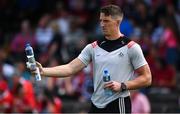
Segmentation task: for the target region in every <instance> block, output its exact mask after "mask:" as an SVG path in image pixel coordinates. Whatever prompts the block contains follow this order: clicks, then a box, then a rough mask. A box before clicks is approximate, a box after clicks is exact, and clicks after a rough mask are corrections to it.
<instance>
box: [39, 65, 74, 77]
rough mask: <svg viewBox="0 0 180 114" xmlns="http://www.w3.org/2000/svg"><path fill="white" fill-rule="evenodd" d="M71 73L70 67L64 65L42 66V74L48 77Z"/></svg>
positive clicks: (63, 75)
mask: <svg viewBox="0 0 180 114" xmlns="http://www.w3.org/2000/svg"><path fill="white" fill-rule="evenodd" d="M72 74H73V71H72V69H71V68H70V67H69V66H68V64H66V65H61V66H56V67H50V68H43V74H42V75H43V76H48V77H58V78H60V77H62V78H63V77H68V76H70V75H72Z"/></svg>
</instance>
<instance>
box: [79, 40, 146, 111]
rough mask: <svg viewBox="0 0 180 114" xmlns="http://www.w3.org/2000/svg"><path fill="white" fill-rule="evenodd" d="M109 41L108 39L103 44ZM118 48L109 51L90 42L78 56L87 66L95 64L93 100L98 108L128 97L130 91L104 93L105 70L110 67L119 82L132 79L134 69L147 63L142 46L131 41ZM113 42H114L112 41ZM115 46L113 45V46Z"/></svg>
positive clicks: (115, 79)
mask: <svg viewBox="0 0 180 114" xmlns="http://www.w3.org/2000/svg"><path fill="white" fill-rule="evenodd" d="M106 42H108V41H107V40H105V41H103V42H101V44H103V43H106ZM120 42H121V43H122V44H123V45H121V46H119V47H118V48H115V49H113V50H110V51H107V50H105V49H103V48H101V47H100V46H99V45H101V44H98V43H97V42H94V43H92V44H88V45H87V46H86V47H85V48H84V49H83V50H82V52H81V53H80V55H79V56H78V58H79V59H80V60H81V61H82V62H83V63H84V64H85V65H86V66H87V65H88V64H89V63H90V62H92V64H93V83H94V93H93V94H92V97H91V100H92V102H93V104H94V105H95V106H96V107H98V108H104V107H105V106H106V105H107V104H108V103H110V102H111V101H113V100H115V99H117V98H119V97H127V96H129V95H130V92H129V91H128V90H127V91H124V92H116V93H113V95H112V96H106V95H105V94H104V88H103V87H104V82H103V70H104V69H108V71H109V73H110V76H111V80H114V81H117V82H119V83H121V82H126V81H128V80H131V79H132V78H133V77H134V76H135V75H134V70H135V69H138V68H139V67H141V66H143V65H145V64H147V62H146V60H145V58H144V55H143V53H142V50H141V48H140V46H139V45H138V44H137V43H135V42H133V41H129V42H127V43H125V42H124V41H123V40H120ZM112 44H113V43H112ZM116 44H117V43H116ZM112 47H113V46H112Z"/></svg>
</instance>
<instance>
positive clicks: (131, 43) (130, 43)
mask: <svg viewBox="0 0 180 114" xmlns="http://www.w3.org/2000/svg"><path fill="white" fill-rule="evenodd" d="M135 43H136V42H134V41H130V42H129V43H128V45H127V46H128V48H131V47H132V46H133V45H134V44H135Z"/></svg>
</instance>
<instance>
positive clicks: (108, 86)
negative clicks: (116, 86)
mask: <svg viewBox="0 0 180 114" xmlns="http://www.w3.org/2000/svg"><path fill="white" fill-rule="evenodd" d="M112 87H113V82H112V81H110V82H106V83H105V84H104V88H112Z"/></svg>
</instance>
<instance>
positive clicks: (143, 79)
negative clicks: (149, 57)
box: [104, 64, 152, 92]
mask: <svg viewBox="0 0 180 114" xmlns="http://www.w3.org/2000/svg"><path fill="white" fill-rule="evenodd" d="M136 73H137V74H138V76H137V78H135V79H134V80H130V81H127V82H124V83H125V85H126V87H127V88H126V89H128V90H134V89H140V88H142V87H147V86H149V85H151V80H152V76H151V71H150V68H149V66H148V65H147V64H146V65H144V66H142V67H140V68H138V69H136ZM104 87H105V88H110V89H111V90H113V91H115V92H118V91H121V83H120V82H117V81H110V82H107V83H106V84H105V86H104Z"/></svg>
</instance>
